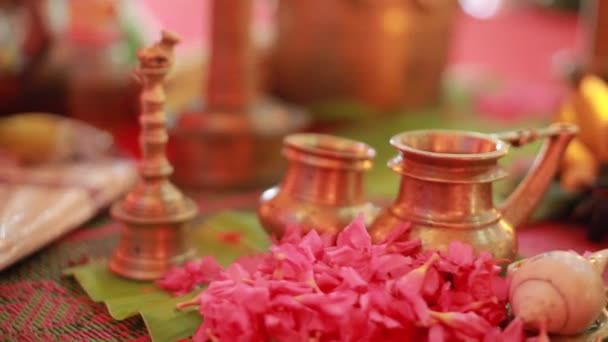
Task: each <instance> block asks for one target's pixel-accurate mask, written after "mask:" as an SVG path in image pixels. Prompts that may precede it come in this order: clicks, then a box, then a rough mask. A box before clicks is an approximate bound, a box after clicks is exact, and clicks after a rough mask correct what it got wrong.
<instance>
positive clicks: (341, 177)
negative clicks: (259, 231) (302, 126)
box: [258, 134, 377, 236]
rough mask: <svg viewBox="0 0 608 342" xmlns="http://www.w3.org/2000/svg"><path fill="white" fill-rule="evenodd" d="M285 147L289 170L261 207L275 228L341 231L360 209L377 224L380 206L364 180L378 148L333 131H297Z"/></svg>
mask: <svg viewBox="0 0 608 342" xmlns="http://www.w3.org/2000/svg"><path fill="white" fill-rule="evenodd" d="M283 152H284V155H285V157H286V158H287V161H288V166H287V173H286V174H285V177H284V179H283V181H282V183H281V184H280V185H279V186H276V187H273V188H271V189H269V190H267V191H265V192H264V193H263V194H262V197H261V204H260V206H259V208H258V217H259V219H260V221H261V223H262V225H263V226H264V228H265V229H266V230H267V231H268V232H269V233H271V234H275V235H276V236H281V235H282V234H283V232H284V230H285V228H286V227H287V226H288V225H289V224H296V225H297V226H298V227H299V228H300V229H302V230H303V231H309V230H310V229H316V230H317V231H319V232H322V233H330V234H335V233H337V232H339V231H340V230H341V229H343V228H344V227H345V226H346V225H348V224H349V223H350V222H351V221H352V220H353V219H354V218H355V217H356V216H357V215H358V214H359V213H363V214H364V215H365V218H366V220H367V221H368V222H370V223H371V220H372V219H373V217H374V216H375V214H376V212H377V209H376V207H375V206H374V205H373V204H371V203H369V202H367V201H366V199H365V194H364V183H363V180H364V176H365V172H366V171H368V170H369V169H370V168H371V167H372V160H373V158H374V156H375V151H374V149H373V148H371V147H370V146H368V145H366V144H364V143H361V142H357V141H353V140H349V139H345V138H340V137H335V136H330V135H322V134H294V135H290V136H287V137H286V138H285V140H284V149H283Z"/></svg>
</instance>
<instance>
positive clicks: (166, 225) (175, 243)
mask: <svg viewBox="0 0 608 342" xmlns="http://www.w3.org/2000/svg"><path fill="white" fill-rule="evenodd" d="M185 200H186V201H185V202H184V203H183V206H182V209H181V210H180V211H181V213H180V217H177V216H176V217H173V218H170V219H169V220H167V222H162V221H155V220H150V221H146V220H141V219H137V218H136V217H132V216H129V215H127V214H126V213H125V212H124V211H123V210H122V206H123V204H122V203H121V202H119V203H117V204H115V205H114V206H113V207H112V216H113V217H115V218H116V219H117V220H118V221H119V222H120V225H121V232H120V241H119V242H118V246H117V247H116V249H115V250H114V253H113V255H112V259H111V260H110V263H109V268H110V271H112V272H113V273H116V274H118V275H120V276H123V277H126V278H129V279H134V280H155V279H158V278H160V277H161V276H162V275H163V274H164V273H165V272H167V270H169V269H170V268H171V266H174V265H177V264H181V263H183V262H184V261H186V260H187V259H188V258H191V257H192V256H193V255H194V249H193V248H192V247H191V246H189V245H188V243H187V241H186V240H185V238H184V237H185V236H186V234H185V230H186V229H187V228H188V227H187V226H188V223H189V222H190V221H191V219H192V218H193V217H194V216H195V215H196V213H197V208H196V205H195V204H194V202H192V201H191V200H189V199H185Z"/></svg>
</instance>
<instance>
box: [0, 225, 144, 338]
mask: <svg viewBox="0 0 608 342" xmlns="http://www.w3.org/2000/svg"><path fill="white" fill-rule="evenodd" d="M103 216H104V218H102V219H101V222H99V223H98V224H96V225H92V226H88V227H85V228H82V229H80V230H78V231H76V232H74V233H72V234H69V235H67V236H65V237H63V238H62V239H61V240H59V241H56V242H55V243H53V244H51V245H49V246H47V247H46V248H44V249H43V250H41V251H40V252H38V253H36V254H34V255H32V256H30V257H28V258H26V259H24V260H22V261H21V262H19V263H17V264H15V265H13V266H12V267H10V268H9V269H7V270H6V271H4V272H3V273H2V277H1V278H0V341H149V337H148V334H147V332H146V329H145V326H144V325H143V322H142V321H141V319H140V318H139V317H134V318H131V319H127V320H124V321H115V320H113V319H112V318H111V317H110V315H109V314H108V312H107V310H106V308H105V306H103V305H101V304H97V303H94V302H93V301H91V300H90V299H89V298H88V297H87V295H86V294H85V293H84V291H83V290H82V289H81V288H80V286H79V285H78V284H77V283H76V282H74V281H72V280H71V279H66V278H65V277H62V276H61V271H62V270H63V269H64V268H66V267H69V266H73V265H76V264H80V263H84V262H87V261H88V260H91V259H94V258H101V257H105V256H107V255H108V254H109V253H110V252H111V250H112V249H113V247H114V246H115V244H116V242H117V238H118V235H117V233H118V230H117V227H116V226H115V225H114V224H113V223H111V222H110V221H109V220H108V219H107V218H106V217H107V216H106V215H105V214H104V215H103Z"/></svg>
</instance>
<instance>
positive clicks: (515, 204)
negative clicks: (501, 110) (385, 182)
mask: <svg viewBox="0 0 608 342" xmlns="http://www.w3.org/2000/svg"><path fill="white" fill-rule="evenodd" d="M576 132H577V127H576V126H574V125H570V124H553V125H551V126H549V127H548V128H545V129H540V130H522V131H514V132H506V133H499V134H481V133H474V132H463V131H449V130H423V131H410V132H405V133H401V134H398V135H396V136H394V137H393V138H392V139H391V144H392V145H393V146H394V147H396V148H397V149H399V151H400V154H399V155H398V156H397V157H395V158H393V159H392V160H390V161H389V163H388V166H389V167H390V168H391V169H393V170H394V171H395V172H397V173H399V174H400V175H401V185H400V188H399V193H398V195H397V198H396V199H395V201H394V202H393V204H391V205H390V206H389V207H387V208H386V209H384V210H383V211H382V212H381V213H380V214H379V215H378V217H377V218H376V220H375V221H374V223H373V224H372V226H371V228H370V233H371V235H372V238H373V239H374V240H376V241H380V240H383V239H384V238H385V237H386V236H387V235H388V234H389V233H390V232H391V231H392V230H393V229H394V228H395V227H396V226H397V225H398V224H400V223H406V222H409V223H411V224H412V229H411V231H410V232H409V233H408V234H409V236H408V238H412V239H415V238H417V239H420V240H421V241H422V244H423V248H433V249H440V250H441V249H445V248H447V246H448V244H449V243H450V242H451V241H454V240H459V241H463V242H466V243H468V244H471V245H472V246H473V247H474V249H475V250H476V251H489V252H491V253H492V254H493V255H494V256H495V257H498V258H513V257H515V255H516V253H517V239H516V231H515V228H516V227H517V226H519V225H520V224H522V223H524V222H525V220H526V219H527V218H528V217H529V216H530V214H531V213H532V211H533V209H534V208H535V206H536V205H537V204H538V203H539V201H540V200H541V198H542V197H543V194H544V193H545V191H546V190H547V188H548V186H549V184H550V183H551V182H552V180H553V176H554V174H555V172H556V171H557V169H558V165H559V162H560V160H561V158H562V155H563V153H564V150H565V149H566V147H567V146H568V144H569V142H570V141H571V140H572V138H573V137H574V135H575V134H576ZM538 138H545V139H546V142H545V144H544V146H543V148H542V150H541V152H539V155H538V156H537V157H536V160H535V162H534V165H533V166H532V169H531V170H530V171H529V173H528V175H527V176H526V177H525V179H524V180H523V181H522V182H521V183H520V185H519V186H518V188H517V189H516V190H515V191H514V192H513V193H512V194H511V195H510V197H509V198H508V199H507V200H506V201H505V202H504V203H502V204H501V205H499V206H496V205H494V202H493V197H492V184H493V183H494V182H495V181H497V180H499V179H501V178H503V177H505V176H506V172H505V171H504V170H503V169H502V168H501V167H500V166H499V165H498V160H499V159H500V158H501V157H504V156H505V155H507V154H508V152H509V147H510V146H511V145H513V146H519V145H523V144H526V143H529V142H532V141H535V140H536V139H538Z"/></svg>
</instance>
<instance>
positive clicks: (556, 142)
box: [495, 123, 578, 227]
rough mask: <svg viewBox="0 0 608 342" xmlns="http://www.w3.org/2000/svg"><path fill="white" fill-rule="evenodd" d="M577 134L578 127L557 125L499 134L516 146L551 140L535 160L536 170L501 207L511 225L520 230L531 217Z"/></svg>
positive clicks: (501, 137) (563, 124)
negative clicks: (521, 225)
mask: <svg viewBox="0 0 608 342" xmlns="http://www.w3.org/2000/svg"><path fill="white" fill-rule="evenodd" d="M577 132H578V128H577V127H576V126H575V125H572V124H565V123H556V124H553V125H551V126H549V127H547V128H543V129H539V130H522V131H513V132H505V133H499V134H496V135H495V136H496V137H497V138H499V139H501V140H504V141H507V142H508V143H510V144H511V145H513V146H520V145H524V144H527V143H530V142H532V141H535V140H537V139H539V138H547V140H546V142H545V143H544V145H543V147H542V148H541V151H540V152H539V154H538V156H537V157H536V159H535V160H534V164H533V166H532V169H531V170H530V171H529V172H528V174H527V175H526V177H525V178H524V180H523V181H522V182H521V183H520V185H519V186H518V187H517V189H515V190H514V191H513V193H512V194H511V195H510V196H509V197H508V198H507V199H506V200H505V202H504V203H502V205H501V206H500V210H501V212H502V216H503V218H504V219H505V221H507V222H509V224H510V225H511V226H513V227H517V226H519V225H520V224H523V223H525V221H526V220H527V219H528V218H529V217H530V215H531V214H532V211H533V210H534V208H535V207H536V205H537V204H538V203H539V202H540V200H541V199H542V197H543V195H544V193H545V192H546V191H547V188H548V187H549V185H550V184H551V181H552V180H553V177H554V175H555V173H556V172H557V170H558V168H559V163H560V161H561V159H562V156H563V154H564V151H565V150H566V147H567V146H568V144H569V143H570V141H571V140H572V138H574V136H575V135H576V133H577Z"/></svg>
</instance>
